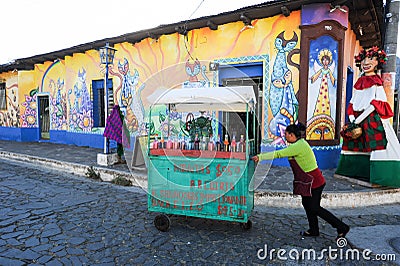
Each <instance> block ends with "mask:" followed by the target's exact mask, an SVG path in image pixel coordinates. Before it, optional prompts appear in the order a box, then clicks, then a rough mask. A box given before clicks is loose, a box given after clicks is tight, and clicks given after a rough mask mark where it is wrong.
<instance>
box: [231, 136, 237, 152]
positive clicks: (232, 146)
mask: <svg viewBox="0 0 400 266" xmlns="http://www.w3.org/2000/svg"><path fill="white" fill-rule="evenodd" d="M236 144H237V143H236V136H235V135H233V137H232V141H231V152H236V151H237V150H236V148H237V146H236Z"/></svg>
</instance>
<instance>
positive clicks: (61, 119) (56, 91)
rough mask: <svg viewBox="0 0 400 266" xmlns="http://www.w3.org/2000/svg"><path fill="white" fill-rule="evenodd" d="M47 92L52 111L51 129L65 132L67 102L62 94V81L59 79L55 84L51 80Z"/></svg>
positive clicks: (63, 93)
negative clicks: (48, 91)
mask: <svg viewBox="0 0 400 266" xmlns="http://www.w3.org/2000/svg"><path fill="white" fill-rule="evenodd" d="M49 90H50V92H51V94H50V103H51V108H52V110H53V115H52V116H51V128H52V129H54V130H66V129H67V102H66V95H65V92H64V80H61V79H60V78H59V79H58V80H57V83H56V82H55V81H54V80H51V83H50V87H49Z"/></svg>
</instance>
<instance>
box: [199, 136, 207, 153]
mask: <svg viewBox="0 0 400 266" xmlns="http://www.w3.org/2000/svg"><path fill="white" fill-rule="evenodd" d="M200 149H201V150H202V151H205V150H207V139H206V136H203V139H202V140H201V147H200Z"/></svg>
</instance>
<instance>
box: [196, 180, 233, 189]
mask: <svg viewBox="0 0 400 266" xmlns="http://www.w3.org/2000/svg"><path fill="white" fill-rule="evenodd" d="M196 181H197V182H196ZM196 183H197V188H198V189H203V190H221V191H229V190H233V189H234V187H235V184H234V183H232V182H213V181H209V182H204V183H203V180H190V186H191V187H196Z"/></svg>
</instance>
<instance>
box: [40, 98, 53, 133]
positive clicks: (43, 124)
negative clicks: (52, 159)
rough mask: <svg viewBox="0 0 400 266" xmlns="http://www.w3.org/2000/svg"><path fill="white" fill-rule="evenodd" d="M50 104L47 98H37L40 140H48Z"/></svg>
mask: <svg viewBox="0 0 400 266" xmlns="http://www.w3.org/2000/svg"><path fill="white" fill-rule="evenodd" d="M49 104H50V102H49V96H48V95H43V96H38V106H39V110H38V112H39V132H40V139H45V140H49V139H50V105H49Z"/></svg>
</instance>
